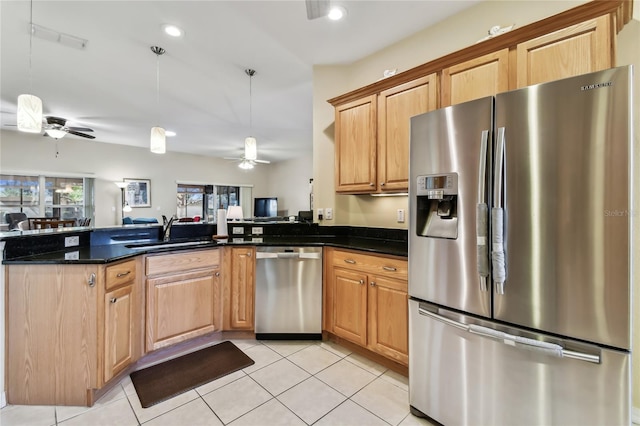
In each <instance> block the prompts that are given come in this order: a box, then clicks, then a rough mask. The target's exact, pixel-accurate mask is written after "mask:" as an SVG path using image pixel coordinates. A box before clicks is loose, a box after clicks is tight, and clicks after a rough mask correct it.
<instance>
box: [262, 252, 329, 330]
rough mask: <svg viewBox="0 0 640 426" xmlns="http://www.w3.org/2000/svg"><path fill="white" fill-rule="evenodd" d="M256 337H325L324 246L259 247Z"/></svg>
mask: <svg viewBox="0 0 640 426" xmlns="http://www.w3.org/2000/svg"><path fill="white" fill-rule="evenodd" d="M255 332H256V339H307V340H309V339H321V338H322V247H283V246H277V247H276V246H273V247H260V246H258V248H257V249H256V298H255Z"/></svg>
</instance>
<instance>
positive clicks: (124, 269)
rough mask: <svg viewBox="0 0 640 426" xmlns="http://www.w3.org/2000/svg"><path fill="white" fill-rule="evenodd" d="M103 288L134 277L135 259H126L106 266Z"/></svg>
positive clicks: (114, 286)
mask: <svg viewBox="0 0 640 426" xmlns="http://www.w3.org/2000/svg"><path fill="white" fill-rule="evenodd" d="M106 271H107V273H106V275H107V280H106V283H105V288H106V289H107V290H110V289H112V288H116V287H119V286H121V285H123V284H126V283H130V282H132V281H135V279H136V261H135V260H128V261H126V262H122V263H118V264H117V265H111V266H107V268H106Z"/></svg>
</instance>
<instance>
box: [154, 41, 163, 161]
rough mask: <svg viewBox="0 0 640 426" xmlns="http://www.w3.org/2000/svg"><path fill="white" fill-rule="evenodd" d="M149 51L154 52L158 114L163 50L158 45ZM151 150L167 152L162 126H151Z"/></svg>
mask: <svg viewBox="0 0 640 426" xmlns="http://www.w3.org/2000/svg"><path fill="white" fill-rule="evenodd" d="M151 51H152V52H153V53H155V54H156V94H157V104H158V116H159V115H160V113H159V111H160V55H163V54H164V52H165V50H164V49H163V48H162V47H159V46H151ZM150 149H151V152H153V153H155V154H164V153H165V152H167V138H166V133H165V130H164V128H162V127H160V126H156V127H152V128H151V142H150Z"/></svg>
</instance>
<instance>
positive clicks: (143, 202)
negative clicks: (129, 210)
mask: <svg viewBox="0 0 640 426" xmlns="http://www.w3.org/2000/svg"><path fill="white" fill-rule="evenodd" d="M124 181H125V183H126V184H127V187H126V189H125V191H124V199H125V202H126V203H127V204H129V205H130V206H131V207H151V180H149V179H124Z"/></svg>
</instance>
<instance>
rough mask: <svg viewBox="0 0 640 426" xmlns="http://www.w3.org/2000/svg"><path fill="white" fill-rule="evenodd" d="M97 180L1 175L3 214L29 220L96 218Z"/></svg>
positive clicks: (0, 202) (1, 205)
mask: <svg viewBox="0 0 640 426" xmlns="http://www.w3.org/2000/svg"><path fill="white" fill-rule="evenodd" d="M93 187H94V179H93V178H86V177H62V176H55V177H51V176H21V175H0V213H1V216H2V221H4V214H5V213H16V212H23V213H26V214H27V216H28V217H59V218H61V219H75V218H80V217H93V212H94V206H93Z"/></svg>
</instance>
